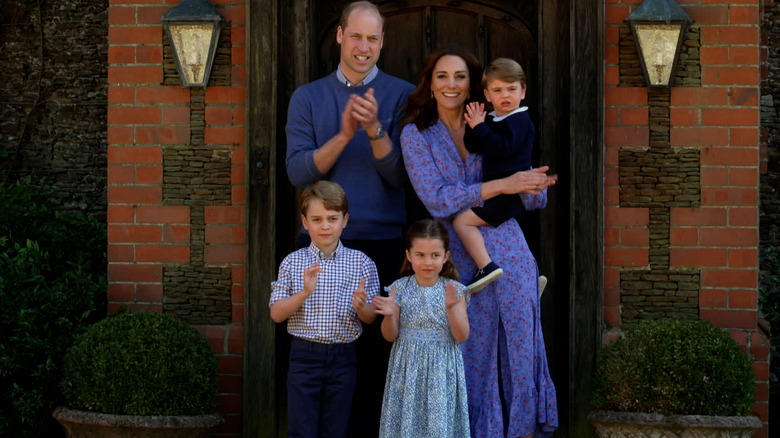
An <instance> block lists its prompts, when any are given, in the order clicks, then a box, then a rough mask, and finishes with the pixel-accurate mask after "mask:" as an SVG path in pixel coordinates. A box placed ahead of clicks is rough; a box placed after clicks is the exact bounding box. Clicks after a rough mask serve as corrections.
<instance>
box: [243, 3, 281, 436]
mask: <svg viewBox="0 0 780 438" xmlns="http://www.w3.org/2000/svg"><path fill="white" fill-rule="evenodd" d="M277 22H278V4H277V0H250V1H249V2H247V26H246V32H247V35H246V44H247V53H248V59H247V66H246V78H247V95H246V109H247V116H246V149H247V155H248V156H247V160H246V162H247V163H248V166H247V175H246V176H247V179H246V180H247V182H248V184H247V186H248V190H247V192H248V193H247V210H248V211H247V215H248V219H247V236H248V239H247V245H246V248H247V267H246V276H245V277H246V282H245V296H244V318H245V319H244V324H245V327H244V375H243V379H244V391H243V392H244V393H243V436H248V437H260V438H264V437H268V438H270V437H278V436H280V433H281V432H280V425H279V424H278V418H279V415H278V410H279V409H280V407H279V406H277V402H276V400H277V397H276V392H277V389H278V388H279V386H280V385H278V384H277V382H276V362H277V361H276V354H275V346H276V341H275V332H276V327H275V324H274V323H273V321H272V320H271V317H270V314H269V312H268V299H269V297H270V293H271V292H270V285H271V281H272V280H273V279H274V278H276V258H275V256H274V254H275V250H276V239H275V229H276V216H275V214H273V212H274V211H275V210H276V205H275V203H276V196H275V192H276V166H274V165H273V164H272V163H275V161H276V141H277V139H276V111H274V110H273V109H274V108H276V102H277V94H276V79H277V57H278V53H277V52H278V41H277V40H278V27H277ZM282 387H283V384H282Z"/></svg>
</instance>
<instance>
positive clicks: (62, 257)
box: [0, 180, 106, 437]
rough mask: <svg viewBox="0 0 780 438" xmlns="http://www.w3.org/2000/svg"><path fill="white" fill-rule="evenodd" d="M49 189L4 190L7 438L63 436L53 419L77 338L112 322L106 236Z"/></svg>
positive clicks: (1, 301) (2, 390) (0, 426)
mask: <svg viewBox="0 0 780 438" xmlns="http://www.w3.org/2000/svg"><path fill="white" fill-rule="evenodd" d="M52 193H53V192H52V190H51V189H50V188H48V187H47V186H46V185H45V184H43V183H33V182H30V181H29V180H28V181H26V182H17V183H14V184H0V436H3V437H5V436H9V437H10V436H12V437H42V436H46V437H52V436H58V435H61V434H62V430H61V427H60V426H59V425H58V424H57V422H56V421H54V419H53V418H52V417H51V412H52V410H53V409H54V407H55V406H57V405H58V404H61V403H62V402H63V398H62V395H61V393H60V392H59V390H58V388H57V383H58V382H59V381H60V378H61V370H62V360H63V357H64V356H65V353H66V351H67V349H68V348H69V347H70V346H71V345H72V343H73V338H74V337H75V336H76V335H77V334H79V333H81V332H82V331H84V330H85V329H86V327H87V325H88V324H90V323H93V322H95V321H97V320H99V319H100V318H102V317H103V316H104V314H105V298H106V233H105V227H104V226H103V225H102V224H99V223H98V222H97V221H96V220H95V219H94V218H92V217H90V216H88V215H85V214H81V213H78V212H67V211H64V210H63V209H62V208H60V207H59V206H57V205H55V204H54V202H53V201H52Z"/></svg>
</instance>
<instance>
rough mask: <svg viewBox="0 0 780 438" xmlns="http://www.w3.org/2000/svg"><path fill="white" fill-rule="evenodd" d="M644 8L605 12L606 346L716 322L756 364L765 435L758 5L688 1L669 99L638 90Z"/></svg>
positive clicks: (632, 4) (611, 5)
mask: <svg viewBox="0 0 780 438" xmlns="http://www.w3.org/2000/svg"><path fill="white" fill-rule="evenodd" d="M639 3H641V2H639V1H635V0H632V1H609V2H605V29H604V30H605V32H604V39H605V40H604V44H605V46H604V50H605V83H604V86H605V88H604V93H605V94H604V102H605V108H604V111H605V118H604V120H605V126H604V142H605V150H604V154H605V155H604V156H605V159H604V164H605V204H606V205H605V224H604V246H605V254H604V259H605V267H604V283H605V290H604V322H605V325H606V326H607V331H606V333H605V339H607V340H608V339H610V338H613V337H614V336H617V335H618V334H619V333H620V331H621V330H623V329H626V328H630V327H631V325H633V324H635V323H636V322H638V321H639V320H641V319H646V318H663V317H681V318H686V317H700V318H702V319H706V320H710V321H712V322H713V324H715V325H716V326H718V327H722V328H724V329H726V330H728V331H729V333H730V334H731V335H732V337H733V338H734V339H736V340H737V341H738V342H739V344H740V345H742V347H743V348H744V349H745V351H746V352H747V353H748V354H749V356H750V357H751V358H752V359H753V360H754V362H755V370H756V402H755V404H754V409H753V411H754V414H755V415H758V416H759V417H760V418H761V419H762V420H763V421H765V422H766V421H767V419H768V418H767V415H768V404H767V402H768V354H769V347H768V342H767V340H766V339H765V337H764V336H763V335H762V333H761V332H760V331H759V330H758V329H757V311H756V305H757V303H756V300H757V296H756V291H757V277H758V235H759V233H758V212H759V206H758V200H759V178H760V176H759V169H760V168H759V118H760V106H759V79H760V56H759V46H760V28H759V24H760V15H761V13H762V4H760V3H759V2H758V0H743V1H740V2H712V1H706V0H701V1H700V0H685V1H679V2H678V3H679V4H680V6H682V7H683V9H685V11H686V12H687V13H688V15H689V16H690V17H691V18H692V19H693V20H694V23H693V25H692V27H691V29H690V31H689V32H688V34H687V35H686V42H685V49H684V51H683V54H682V57H681V62H682V67H681V68H680V71H678V74H677V77H676V79H675V86H674V87H673V88H672V89H671V92H669V91H665V90H661V91H656V90H653V91H648V89H647V88H646V87H645V86H644V84H642V83H641V82H640V81H637V78H636V67H637V64H638V63H637V61H636V51H635V49H634V48H633V47H634V46H633V45H634V42H633V38H632V36H631V33H630V31H629V30H628V27H627V24H626V23H625V22H624V20H625V19H626V17H627V16H628V15H629V13H630V12H631V11H633V10H634V9H635V8H636V6H637V5H638V4H639ZM629 40H630V41H629ZM697 63H698V64H699V65H698V68H696V65H695V64H697ZM756 436H757V437H766V436H767V428H766V427H764V429H763V430H761V431H760V432H759V433H758V434H757V435H756Z"/></svg>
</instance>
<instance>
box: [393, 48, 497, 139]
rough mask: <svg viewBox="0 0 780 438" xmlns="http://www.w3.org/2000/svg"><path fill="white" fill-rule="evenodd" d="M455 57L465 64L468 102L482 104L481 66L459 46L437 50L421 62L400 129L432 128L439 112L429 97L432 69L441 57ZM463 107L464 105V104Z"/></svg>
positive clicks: (434, 101)
mask: <svg viewBox="0 0 780 438" xmlns="http://www.w3.org/2000/svg"><path fill="white" fill-rule="evenodd" d="M447 55H452V56H457V57H459V58H461V59H463V61H465V62H466V67H467V68H468V70H469V82H470V87H469V88H470V90H469V94H470V98H469V99H467V100H470V101H472V102H484V101H485V99H484V93H483V91H482V66H481V65H480V64H479V61H477V58H476V57H475V56H474V55H473V54H471V53H470V52H468V51H466V50H464V49H462V48H461V47H459V46H455V45H450V46H447V47H445V48H443V49H438V50H436V51H434V52H433V53H431V54H430V55H428V57H427V58H425V61H423V66H422V70H420V81H419V82H418V83H417V88H416V89H415V90H414V91H412V93H411V94H409V98H408V99H407V100H406V106H404V110H403V112H404V116H403V121H402V123H401V127H403V126H406V125H407V124H409V123H414V124H415V125H417V129H419V130H420V131H422V130H424V129H426V128H428V127H430V126H432V125H433V124H434V123H436V121H437V120H438V119H439V112H438V110H437V109H436V99H434V98H433V97H432V96H431V82H432V80H433V69H434V68H435V67H436V63H437V62H439V59H441V58H442V57H443V56H447ZM464 107H465V104H464Z"/></svg>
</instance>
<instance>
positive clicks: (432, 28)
mask: <svg viewBox="0 0 780 438" xmlns="http://www.w3.org/2000/svg"><path fill="white" fill-rule="evenodd" d="M346 3H348V1H344V0H339V1H332V0H250V2H249V17H248V18H249V20H248V27H249V29H250V30H249V32H248V46H249V51H248V53H249V55H248V56H249V60H248V68H247V78H248V82H249V91H248V96H249V102H248V111H249V113H248V116H247V121H248V125H249V126H248V128H247V129H248V149H249V152H248V153H249V160H250V162H251V165H250V168H251V169H252V170H251V174H250V180H251V181H252V182H253V185H252V187H250V199H249V201H248V202H249V208H248V210H249V216H250V219H249V224H248V227H249V234H250V235H249V239H248V241H249V242H250V248H249V254H250V265H249V267H248V270H247V286H246V288H247V291H248V292H247V297H246V300H247V307H246V321H247V322H246V324H247V327H246V342H245V344H246V359H245V367H244V370H245V376H244V379H245V394H244V406H245V408H244V413H245V414H244V416H245V418H244V433H245V435H246V436H253V437H254V436H269V437H270V436H283V430H284V426H283V425H282V424H281V423H282V422H283V421H284V420H283V419H284V417H285V412H284V411H285V409H286V408H285V404H284V394H283V390H284V380H282V379H283V377H284V371H283V370H284V369H285V368H286V360H287V354H286V349H285V346H284V343H283V342H280V341H279V339H280V338H279V337H278V335H276V334H275V333H276V332H277V331H279V330H281V327H277V326H275V325H274V324H273V323H271V322H270V321H269V318H268V315H267V312H268V311H267V300H268V294H269V293H270V292H268V291H267V288H268V284H270V281H271V280H273V278H274V277H275V275H276V271H275V268H276V266H278V262H279V261H280V260H281V258H282V257H283V256H284V255H286V254H287V253H288V252H289V251H290V250H292V249H293V246H294V238H295V235H296V231H297V228H298V224H297V212H296V205H295V204H296V202H295V190H293V189H292V187H291V186H290V184H289V182H288V181H287V176H286V172H285V170H284V169H285V168H284V151H285V140H284V123H285V115H286V111H287V103H288V102H289V97H290V95H291V93H292V91H293V90H295V88H297V87H298V86H300V85H302V84H304V83H307V82H309V81H311V80H314V79H317V78H320V77H323V76H325V75H327V74H329V73H330V72H332V71H333V70H334V69H335V68H336V65H337V64H338V46H337V45H336V43H335V29H336V26H337V22H338V18H339V16H340V13H341V9H342V8H343V6H344V5H345V4H346ZM377 4H378V5H379V7H380V9H381V10H382V11H383V13H384V14H385V15H386V19H387V22H386V34H385V46H384V48H383V50H382V56H381V58H380V63H379V66H380V68H381V69H383V70H384V71H386V72H388V73H390V74H393V75H395V76H398V77H401V78H404V79H406V80H408V81H410V82H412V83H415V82H416V81H417V75H418V71H419V68H420V64H421V61H422V59H423V58H424V57H425V56H426V55H427V54H428V53H430V51H432V50H434V49H435V48H437V47H440V46H442V45H445V44H449V43H457V44H459V45H461V46H463V47H466V48H468V49H469V50H472V51H473V52H474V53H475V54H476V55H477V56H478V58H479V59H480V61H481V62H482V63H483V64H484V63H485V62H487V61H489V60H491V59H493V58H496V57H499V56H506V57H511V58H514V59H516V60H518V61H519V62H520V63H521V64H522V65H523V67H524V69H525V70H526V73H527V75H528V79H529V90H528V94H527V98H526V102H525V104H526V105H528V106H529V107H530V108H531V111H532V112H531V117H532V119H533V120H534V122H535V123H536V125H537V139H536V141H537V143H536V148H535V149H536V151H537V154H536V155H537V156H536V157H535V159H534V163H535V164H540V163H542V164H547V165H550V166H551V168H552V169H553V171H555V172H557V173H558V174H559V176H560V178H561V179H560V180H559V181H560V182H559V185H558V186H557V187H556V188H555V190H554V193H553V194H552V195H551V197H550V203H549V204H548V207H547V209H545V210H544V211H543V212H541V213H537V214H536V215H529V220H528V223H525V224H523V227H524V230H525V231H526V235H527V236H528V240H529V243H530V244H531V247H532V250H533V251H534V254H535V255H536V257H537V259H538V261H539V264H540V268H541V270H542V272H543V273H544V274H545V275H547V276H548V277H549V278H550V280H551V282H550V284H549V285H548V290H547V292H546V293H545V296H544V300H543V325H544V330H545V339H546V343H547V351H548V359H549V362H550V367H551V372H552V374H553V379H554V381H555V383H556V389H557V391H558V404H559V412H560V415H561V428H560V430H559V432H558V433H556V436H560V437H566V436H570V437H586V436H589V433H590V428H589V426H588V425H587V424H586V423H585V421H584V416H585V414H586V413H587V409H588V406H587V399H588V394H589V383H588V382H589V376H590V373H591V369H592V365H593V363H594V359H595V354H596V351H597V349H598V345H599V343H600V341H599V340H600V338H599V336H600V326H599V324H600V300H601V278H602V267H603V264H602V262H601V260H602V256H601V248H602V239H601V206H602V205H603V203H602V200H601V199H602V194H601V190H602V185H601V167H602V166H601V163H602V157H601V147H602V144H603V142H602V141H601V127H602V123H601V115H600V114H601V111H602V106H601V88H600V87H601V65H602V62H603V58H602V51H601V46H600V44H601V41H602V38H601V31H602V30H601V22H600V20H601V10H602V4H601V3H600V2H597V1H596V0H586V1H578V2H572V1H571V0H559V1H538V0H518V1H492V0H483V1H479V2H476V1H473V2H472V1H451V0H450V1H447V0H428V1H425V0H408V1H379V2H377ZM253 29H258V30H257V31H254V30H253ZM253 72H254V73H253ZM269 108H275V109H276V111H275V112H273V111H269ZM253 175H258V176H259V177H257V178H255V177H253ZM250 291H251V292H250ZM258 391H259V394H258ZM268 392H270V394H269V393H268ZM268 427H271V430H268V429H267V428H268Z"/></svg>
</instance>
